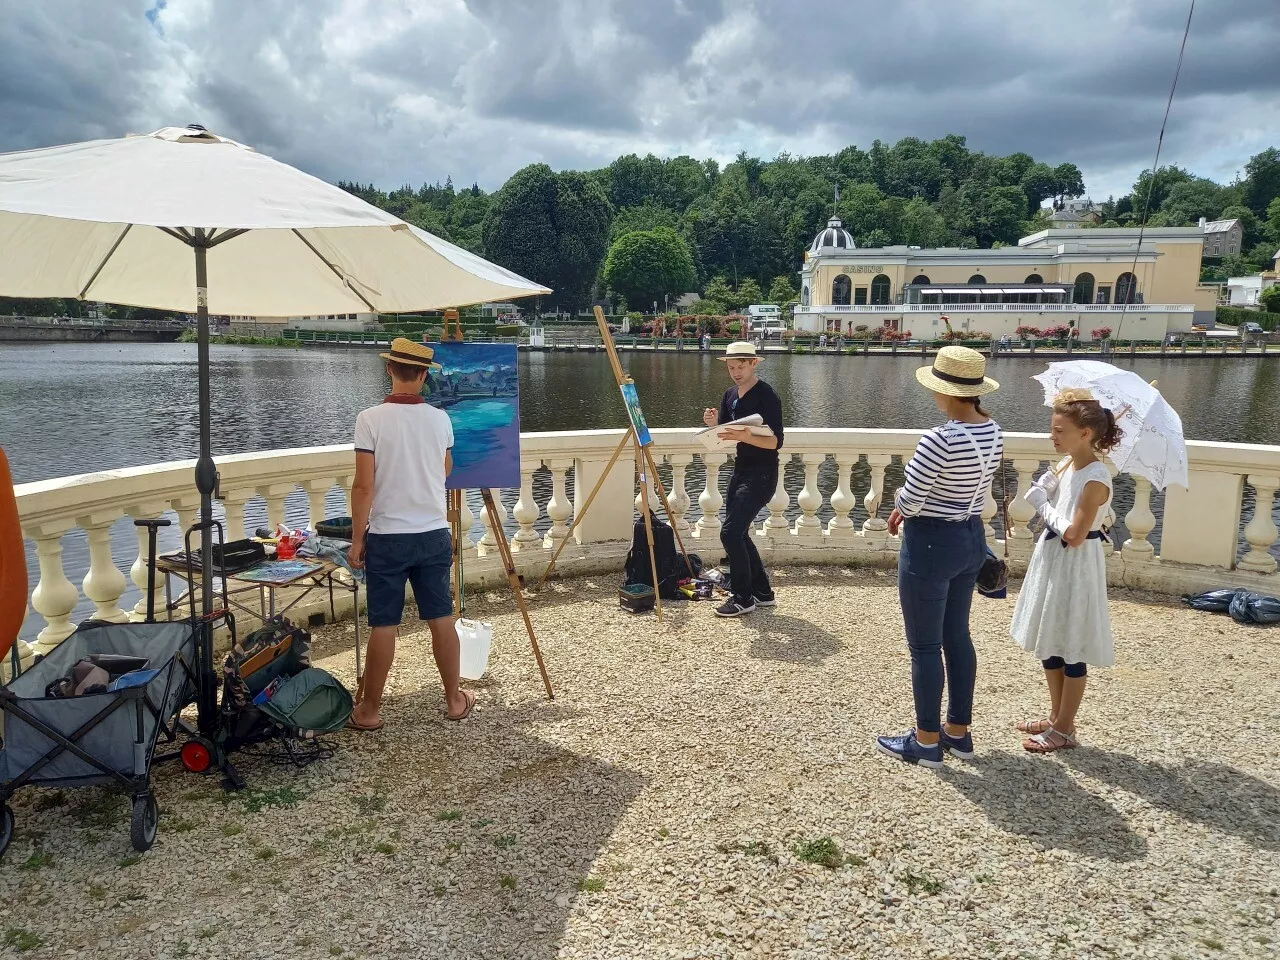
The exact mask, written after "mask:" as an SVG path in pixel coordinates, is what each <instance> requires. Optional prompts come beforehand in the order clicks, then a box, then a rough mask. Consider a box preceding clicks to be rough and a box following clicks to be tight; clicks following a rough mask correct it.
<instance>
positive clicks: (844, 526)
mask: <svg viewBox="0 0 1280 960" xmlns="http://www.w3.org/2000/svg"><path fill="white" fill-rule="evenodd" d="M835 461H836V472H837V474H838V476H837V479H836V488H835V490H834V491H832V493H831V509H832V510H833V511H834V512H835V516H834V517H832V518H831V521H830V522H829V523H828V524H827V534H828V535H829V536H832V537H842V538H845V537H852V536H853V535H854V534H855V533H856V532H857V528H856V527H855V526H854V523H853V517H852V516H850V514H852V513H853V508H854V507H856V506H857V505H858V498H857V497H855V496H854V495H853V490H852V489H850V487H849V481H850V473H852V471H853V465H854V464H855V463H857V462H858V455H857V454H856V453H837V454H836V455H835Z"/></svg>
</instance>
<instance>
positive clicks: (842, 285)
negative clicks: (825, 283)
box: [831, 274, 853, 306]
mask: <svg viewBox="0 0 1280 960" xmlns="http://www.w3.org/2000/svg"><path fill="white" fill-rule="evenodd" d="M852 294H853V284H851V283H850V282H849V278H848V277H846V276H845V275H844V274H841V275H840V276H838V277H836V278H835V280H834V281H833V282H832V284H831V305H832V306H848V304H849V300H850V298H851V297H852Z"/></svg>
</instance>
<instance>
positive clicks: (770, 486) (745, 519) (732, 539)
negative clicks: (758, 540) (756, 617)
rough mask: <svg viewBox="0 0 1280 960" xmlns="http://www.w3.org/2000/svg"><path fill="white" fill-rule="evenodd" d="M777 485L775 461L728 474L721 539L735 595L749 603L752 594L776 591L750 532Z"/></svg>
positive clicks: (740, 601) (742, 601)
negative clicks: (767, 464)
mask: <svg viewBox="0 0 1280 960" xmlns="http://www.w3.org/2000/svg"><path fill="white" fill-rule="evenodd" d="M777 488H778V467H777V465H776V464H774V465H773V466H767V467H747V468H745V469H743V468H737V467H735V468H734V471H733V476H732V477H730V478H729V489H728V491H726V493H725V508H724V512H725V517H724V526H723V527H721V528H720V543H721V544H723V545H724V552H725V554H726V556H728V558H729V585H730V587H731V589H732V590H733V597H734V599H735V600H737V601H738V602H739V603H742V604H750V603H751V602H752V597H763V596H768V595H769V594H770V593H772V592H773V587H771V586H770V584H769V575H768V574H767V573H765V572H764V564H763V563H761V562H760V551H759V550H757V549H756V545H755V542H754V540H753V539H752V533H751V532H752V529H753V527H754V526H755V519H756V517H757V516H759V515H760V511H761V510H763V509H764V508H765V505H766V504H767V503H768V502H769V501H770V500H772V499H773V494H774V491H775V490H777Z"/></svg>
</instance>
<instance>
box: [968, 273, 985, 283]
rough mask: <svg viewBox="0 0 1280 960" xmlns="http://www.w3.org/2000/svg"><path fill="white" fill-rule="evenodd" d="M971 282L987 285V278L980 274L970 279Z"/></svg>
mask: <svg viewBox="0 0 1280 960" xmlns="http://www.w3.org/2000/svg"><path fill="white" fill-rule="evenodd" d="M969 282H970V283H986V282H987V278H986V277H984V276H983V275H982V274H980V273H975V274H974V275H973V276H972V277H970V278H969Z"/></svg>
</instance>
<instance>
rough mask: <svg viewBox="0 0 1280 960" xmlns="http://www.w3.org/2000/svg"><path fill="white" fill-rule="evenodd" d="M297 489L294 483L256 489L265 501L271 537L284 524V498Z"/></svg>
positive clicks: (270, 485) (274, 484)
mask: <svg viewBox="0 0 1280 960" xmlns="http://www.w3.org/2000/svg"><path fill="white" fill-rule="evenodd" d="M297 488H298V485H297V484H296V483H268V484H264V485H263V486H261V487H259V488H258V493H260V494H262V497H263V499H265V500H266V501H267V526H268V527H270V528H271V532H272V534H273V535H274V533H275V531H276V529H277V528H279V527H280V525H281V524H283V523H284V498H285V497H287V496H288V495H289V494H291V493H293V491H294V490H296V489H297ZM228 539H229V538H228Z"/></svg>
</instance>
